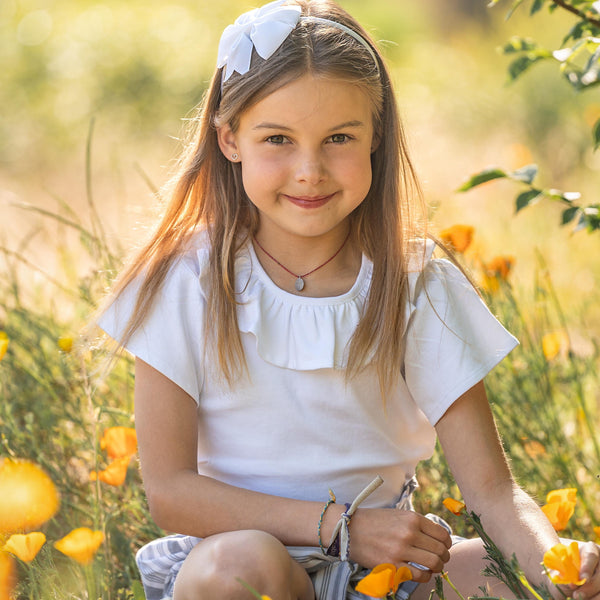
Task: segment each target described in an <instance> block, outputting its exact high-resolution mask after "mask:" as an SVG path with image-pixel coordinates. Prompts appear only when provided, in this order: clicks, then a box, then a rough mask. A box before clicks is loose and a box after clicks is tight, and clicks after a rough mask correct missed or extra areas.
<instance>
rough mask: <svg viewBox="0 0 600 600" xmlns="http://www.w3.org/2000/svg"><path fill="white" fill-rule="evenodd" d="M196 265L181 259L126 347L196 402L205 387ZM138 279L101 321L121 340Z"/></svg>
mask: <svg viewBox="0 0 600 600" xmlns="http://www.w3.org/2000/svg"><path fill="white" fill-rule="evenodd" d="M194 267H195V265H194V264H193V263H192V261H190V260H188V259H187V258H183V259H181V260H179V261H178V262H177V263H176V264H175V265H173V267H172V268H171V270H170V271H169V273H168V274H167V277H166V280H165V282H164V285H163V287H162V288H161V290H160V291H159V292H158V294H157V296H156V298H155V300H154V303H153V305H152V307H151V309H150V312H149V313H148V315H147V317H146V318H145V320H144V321H143V323H142V324H141V325H140V327H139V328H138V329H136V330H135V332H134V333H133V335H132V336H131V338H130V339H129V340H128V341H127V342H126V344H125V349H126V350H128V351H129V352H131V353H132V354H133V355H134V356H137V357H139V358H140V359H142V360H143V361H144V362H146V363H148V364H149V365H150V366H151V367H154V368H155V369H156V370H157V371H159V372H160V373H162V374H163V375H165V376H166V377H168V378H169V379H170V380H171V381H173V382H174V383H176V384H177V385H178V386H179V387H180V388H181V389H183V390H184V391H185V392H187V393H188V394H189V395H190V396H191V397H192V398H193V399H194V400H195V401H196V403H198V402H199V400H200V391H201V389H202V381H203V375H202V371H203V369H202V365H203V349H204V342H203V329H204V307H205V305H206V302H205V298H204V294H203V292H202V290H201V287H200V281H199V276H198V273H197V270H196V269H195V268H194ZM139 286H140V282H139V281H134V282H133V283H132V284H131V285H130V286H129V287H127V288H126V289H125V290H124V291H123V292H122V293H121V294H120V295H119V296H118V297H117V298H116V299H115V301H114V302H113V303H112V304H111V305H110V306H109V307H108V309H107V310H106V311H105V312H104V313H103V314H102V315H101V317H100V319H99V320H98V325H99V326H100V327H101V328H102V329H103V330H104V331H105V332H106V333H108V335H110V336H111V337H112V338H114V339H115V340H116V341H117V342H119V341H120V339H121V338H122V336H123V333H124V331H125V328H126V326H127V323H128V321H129V319H130V317H131V313H132V311H133V309H134V306H135V301H136V297H137V292H138V289H139Z"/></svg>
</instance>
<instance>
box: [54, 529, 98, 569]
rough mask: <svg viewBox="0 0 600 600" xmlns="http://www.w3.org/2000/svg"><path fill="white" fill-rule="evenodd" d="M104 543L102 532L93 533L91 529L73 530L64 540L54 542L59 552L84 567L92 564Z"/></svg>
mask: <svg viewBox="0 0 600 600" xmlns="http://www.w3.org/2000/svg"><path fill="white" fill-rule="evenodd" d="M103 541H104V534H103V533H102V532H101V531H92V530H91V529H90V528H89V527H78V528H77V529H73V531H71V533H68V534H67V535H66V536H65V537H64V538H62V539H60V540H58V541H57V542H54V546H55V547H56V549H57V550H59V551H60V552H62V553H63V554H65V555H67V556H68V557H69V558H72V559H73V560H76V561H77V562H78V563H80V564H82V565H87V564H89V563H91V562H92V560H93V559H94V556H95V555H96V552H97V551H98V548H100V545H101V544H102V542H103Z"/></svg>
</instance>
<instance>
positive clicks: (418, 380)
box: [404, 259, 518, 425]
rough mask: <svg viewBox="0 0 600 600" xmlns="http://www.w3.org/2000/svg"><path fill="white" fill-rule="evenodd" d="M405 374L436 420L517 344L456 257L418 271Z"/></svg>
mask: <svg viewBox="0 0 600 600" xmlns="http://www.w3.org/2000/svg"><path fill="white" fill-rule="evenodd" d="M411 291H412V304H413V311H412V314H411V316H410V320H409V323H408V327H407V331H406V347H405V362H404V369H405V370H404V375H405V379H406V384H407V387H408V389H409V391H410V393H411V395H412V396H413V398H414V400H415V402H416V403H417V405H418V406H419V407H420V408H421V410H422V411H423V412H424V413H425V415H426V416H427V418H428V420H429V421H430V422H431V424H432V425H435V424H436V423H437V421H438V420H439V419H440V418H441V417H442V415H443V414H444V413H445V412H446V410H447V409H448V408H449V407H450V405H451V404H452V403H453V402H454V401H455V400H456V399H457V398H459V397H460V396H461V395H462V394H463V393H464V392H466V391H467V390H468V389H469V388H471V387H472V386H473V385H475V384H476V383H477V382H478V381H480V380H481V379H483V377H485V375H487V373H488V372H489V371H491V370H492V369H493V368H494V367H495V366H496V365H497V364H498V363H499V362H500V361H501V360H502V359H503V358H504V357H505V356H506V355H507V354H508V353H509V352H510V351H511V350H512V349H513V348H514V347H515V346H516V345H517V344H518V341H517V340H516V338H514V337H513V336H512V335H511V334H510V333H509V332H508V331H506V329H504V327H503V326H502V325H501V324H500V322H499V321H498V320H497V319H496V318H495V317H494V315H493V314H492V313H491V312H490V311H489V309H488V307H487V306H486V305H485V303H484V302H483V300H482V299H481V297H480V296H479V294H478V293H477V292H476V290H475V289H474V288H473V286H472V285H471V283H470V282H469V281H468V279H467V278H466V277H465V276H464V275H463V273H462V272H461V271H460V270H459V269H458V268H457V267H456V266H455V265H454V264H452V262H450V261H449V260H446V259H434V260H430V261H428V262H427V264H426V265H425V267H424V268H423V270H422V272H421V273H420V274H418V275H417V276H416V283H415V285H414V288H413V289H412V290H411Z"/></svg>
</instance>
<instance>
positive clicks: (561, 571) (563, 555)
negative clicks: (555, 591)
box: [544, 542, 585, 585]
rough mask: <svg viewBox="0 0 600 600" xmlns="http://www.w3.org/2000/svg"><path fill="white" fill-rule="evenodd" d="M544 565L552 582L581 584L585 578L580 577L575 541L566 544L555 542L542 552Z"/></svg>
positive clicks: (579, 562) (579, 559) (577, 547)
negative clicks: (554, 544)
mask: <svg viewBox="0 0 600 600" xmlns="http://www.w3.org/2000/svg"><path fill="white" fill-rule="evenodd" d="M544 566H545V567H546V568H547V569H548V570H549V571H550V573H549V574H548V577H550V580H551V581H552V583H556V584H573V585H582V584H584V583H585V579H580V577H579V569H580V567H581V557H580V555H579V546H578V544H577V542H571V543H570V544H569V545H568V546H565V545H564V544H556V546H552V548H550V550H548V551H547V552H546V553H545V554H544Z"/></svg>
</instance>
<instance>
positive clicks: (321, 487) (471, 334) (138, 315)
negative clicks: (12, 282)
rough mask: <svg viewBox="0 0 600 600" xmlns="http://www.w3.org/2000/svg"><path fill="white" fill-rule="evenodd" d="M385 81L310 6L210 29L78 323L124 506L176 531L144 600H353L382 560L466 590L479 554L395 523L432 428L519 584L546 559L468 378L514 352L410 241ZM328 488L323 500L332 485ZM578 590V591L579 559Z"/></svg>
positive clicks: (372, 58)
mask: <svg viewBox="0 0 600 600" xmlns="http://www.w3.org/2000/svg"><path fill="white" fill-rule="evenodd" d="M418 199H419V188H418V184H417V181H416V177H415V174H414V172H413V168H412V165H411V162H410V159H409V157H408V154H407V150H406V144H405V141H404V137H403V133H402V129H401V127H400V123H399V119H398V115H397V113H396V100H395V97H394V93H393V91H392V85H391V82H390V77H389V74H388V71H387V69H386V66H385V64H384V62H383V60H382V58H381V56H380V54H379V52H378V50H377V49H376V47H375V46H374V44H373V42H372V41H371V40H370V39H369V37H368V35H367V34H366V33H365V31H364V30H363V29H362V28H361V27H360V26H359V25H358V24H357V23H356V22H355V21H354V20H353V19H352V18H351V17H350V16H349V15H348V14H347V13H346V12H344V11H343V10H342V9H341V8H340V7H338V6H337V5H335V4H333V3H332V2H331V1H330V0H312V1H311V0H288V1H284V0H279V1H277V2H272V3H270V4H267V5H266V6H264V7H263V8H261V9H259V10H254V11H251V12H249V13H246V14H244V15H242V16H241V17H240V18H239V19H238V20H237V21H236V22H235V24H234V25H231V26H229V27H227V29H226V30H225V32H224V33H223V36H222V38H221V42H220V45H219V54H218V68H217V70H216V72H215V75H214V77H213V80H212V82H211V85H210V89H209V91H208V94H207V96H206V99H205V101H204V105H203V108H202V111H201V114H200V117H199V119H198V121H197V133H196V134H195V137H194V139H193V140H192V142H191V143H190V144H189V146H188V148H187V149H186V151H185V153H184V156H183V159H182V161H181V164H180V171H179V173H178V174H177V176H176V177H175V178H174V181H173V185H172V186H171V188H170V204H169V206H168V209H167V211H166V214H165V216H164V218H163V220H162V223H161V224H160V226H159V228H158V230H157V232H156V234H155V235H154V237H153V238H152V239H151V241H150V242H149V243H148V245H147V246H146V247H145V248H144V249H143V251H142V252H141V253H140V254H139V256H138V258H137V259H136V260H135V261H134V262H133V263H132V264H131V266H130V267H129V269H128V270H127V271H126V272H125V273H124V275H123V276H122V278H121V280H120V282H119V284H118V286H117V289H116V296H115V299H114V301H113V302H112V304H111V306H110V307H109V308H108V310H106V312H105V313H104V314H103V316H102V318H101V321H100V324H101V326H102V327H103V328H104V329H105V330H106V331H107V332H108V333H109V334H110V335H111V336H112V337H114V338H115V339H117V340H118V341H119V342H120V343H121V344H122V345H123V346H124V347H125V348H127V349H128V350H129V351H130V352H132V353H133V354H134V355H135V356H136V387H135V413H136V427H137V430H138V437H139V450H140V461H141V468H142V474H143V478H144V484H145V489H146V493H147V497H148V501H149V505H150V509H151V511H152V515H153V517H154V519H155V520H156V522H157V523H158V525H160V526H161V527H163V528H165V529H166V530H169V531H173V532H177V533H176V534H175V535H171V536H169V537H166V538H162V539H159V540H156V541H154V542H151V543H150V544H148V545H147V546H145V547H144V548H142V549H141V550H140V552H139V554H138V564H139V567H140V571H141V573H142V578H143V582H144V585H145V589H146V594H147V597H148V600H155V599H159V598H163V597H174V598H175V599H176V600H185V599H192V598H202V599H203V600H212V599H219V600H223V599H227V598H251V594H250V592H248V591H247V589H246V588H245V587H244V586H243V585H242V583H241V582H240V580H241V581H243V582H245V583H247V584H249V585H251V586H252V587H254V588H255V589H256V590H259V591H260V593H261V594H265V595H269V596H270V597H271V598H273V599H274V600H284V599H301V600H310V599H312V598H318V599H328V600H329V599H335V600H338V599H344V598H358V597H363V596H361V594H359V593H358V592H356V591H355V590H354V587H355V584H356V582H357V581H358V580H359V579H360V578H361V577H363V576H364V575H365V574H366V573H368V570H369V569H371V568H373V567H374V566H375V565H377V564H379V563H383V562H389V563H394V564H395V565H409V567H410V570H411V572H412V577H413V580H412V581H410V582H407V583H405V584H403V585H402V586H401V587H400V589H399V591H398V594H397V597H398V598H403V599H406V598H408V596H409V595H411V594H412V596H413V597H414V598H415V599H417V600H421V599H425V598H427V596H428V594H429V590H430V587H431V586H430V585H419V583H422V582H427V581H429V579H430V578H431V576H432V573H439V572H440V571H441V570H442V568H443V569H445V570H448V572H449V574H450V577H451V579H452V580H453V582H454V583H455V584H456V585H457V586H458V588H459V589H462V590H464V591H465V593H476V592H477V591H478V587H479V586H480V585H485V584H488V585H489V586H490V587H491V593H492V594H494V595H505V596H508V595H509V592H508V591H507V590H504V589H503V588H502V586H501V585H500V584H499V583H498V582H496V581H495V580H490V579H486V578H484V577H483V576H482V575H481V573H480V572H481V569H482V567H483V561H482V555H483V550H482V544H481V542H480V541H479V540H467V541H463V542H461V543H459V544H455V545H454V546H453V545H452V539H451V536H450V534H449V533H448V531H447V530H446V528H445V527H444V526H443V524H440V522H439V519H435V517H431V518H427V517H425V516H422V515H419V514H417V513H415V512H414V511H413V510H412V506H411V503H410V496H411V493H412V491H413V490H414V488H415V486H416V482H415V479H414V473H415V467H416V465H417V463H418V462H419V461H420V460H421V459H424V458H427V457H429V456H430V455H431V453H432V450H433V447H434V440H435V434H436V433H437V436H438V437H439V439H440V442H441V444H442V446H443V448H444V451H445V453H446V457H447V459H448V462H449V464H450V466H451V468H452V470H453V474H454V475H455V477H456V481H457V482H458V484H459V486H460V489H461V490H462V493H463V495H464V499H465V501H466V503H467V505H468V507H469V509H470V510H473V511H475V512H476V513H478V514H480V515H481V518H482V521H483V525H484V526H485V527H486V529H487V531H488V533H489V534H490V535H491V536H492V538H493V539H494V540H495V541H496V543H497V544H498V545H499V546H500V548H501V549H503V551H504V552H505V553H506V554H507V555H511V554H512V553H513V552H516V554H517V558H518V559H519V561H520V563H521V565H522V566H523V568H524V569H525V572H526V573H527V575H528V576H529V577H530V579H531V580H533V581H534V582H536V583H539V582H540V581H542V579H543V576H542V574H541V567H540V562H541V559H542V554H543V552H544V551H545V550H547V549H548V548H550V547H551V546H553V545H554V544H555V543H557V542H558V539H557V537H556V534H555V533H554V531H553V529H552V527H551V526H550V524H549V522H548V521H547V520H546V518H545V517H544V515H543V514H542V513H541V511H540V510H539V509H538V508H537V506H536V504H535V503H534V502H533V501H532V500H531V499H530V498H529V497H528V496H527V495H525V493H524V492H523V491H521V489H519V488H518V487H517V485H516V484H515V482H514V481H513V479H512V477H511V473H510V470H509V467H508V465H507V462H506V459H505V457H504V455H503V452H502V449H501V445H500V442H499V440H498V435H497V433H496V429H495V426H494V422H493V419H492V415H491V412H490V408H489V406H488V403H487V401H486V396H485V391H484V387H483V384H482V383H481V379H482V378H483V377H484V375H485V374H486V373H487V372H488V371H489V370H490V369H492V368H493V367H494V365H496V364H497V363H498V362H499V361H500V360H501V359H502V358H503V357H504V356H505V355H506V354H507V353H508V352H509V351H510V350H511V349H512V348H513V347H514V346H515V345H516V343H517V342H516V340H515V339H514V338H513V337H512V336H511V335H510V334H509V333H507V332H506V331H505V330H504V329H503V327H502V326H501V325H500V324H499V323H498V322H497V321H496V320H495V318H494V317H493V316H492V315H491V314H490V312H489V311H488V309H487V308H486V307H485V306H484V304H483V303H482V301H481V299H480V298H479V296H478V295H477V293H476V291H475V290H474V289H473V287H472V286H471V285H470V284H469V282H468V281H467V280H466V279H465V277H464V276H463V275H462V273H461V272H460V271H459V270H458V269H457V268H456V267H455V266H454V265H453V264H452V263H451V262H449V261H448V260H442V259H432V250H433V247H432V246H433V245H432V244H430V243H426V242H424V241H423V236H422V235H421V236H420V235H419V231H418V230H417V227H416V223H417V218H416V215H415V212H416V208H418V207H419V200H418ZM330 490H331V491H330ZM586 548H587V549H586V550H584V551H583V552H582V554H583V557H584V560H583V566H582V576H587V577H588V582H587V583H586V584H585V585H583V586H582V587H581V588H580V590H579V591H580V593H581V594H582V597H587V598H594V597H596V598H598V597H600V596H599V593H600V576H599V574H598V570H597V564H598V551H597V548H596V546H594V545H588V546H586Z"/></svg>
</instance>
